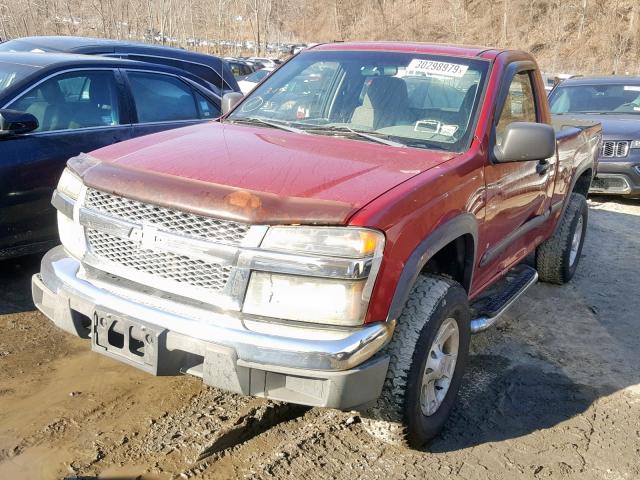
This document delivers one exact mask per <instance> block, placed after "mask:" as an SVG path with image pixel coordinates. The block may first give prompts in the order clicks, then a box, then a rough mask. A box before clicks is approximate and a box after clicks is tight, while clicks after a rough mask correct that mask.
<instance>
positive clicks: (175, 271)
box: [86, 228, 231, 291]
mask: <svg viewBox="0 0 640 480" xmlns="http://www.w3.org/2000/svg"><path fill="white" fill-rule="evenodd" d="M86 234H87V240H88V243H89V247H90V248H91V252H92V253H93V254H95V255H98V256H99V257H101V258H103V259H105V260H108V261H111V262H114V263H117V264H119V265H122V266H124V267H128V268H132V269H135V270H138V271H140V272H144V273H147V274H150V275H155V276H159V277H162V278H165V279H167V280H172V281H174V282H178V283H181V284H188V285H191V286H196V287H201V288H204V289H207V290H214V291H219V290H222V289H223V288H224V287H225V285H226V283H227V280H228V278H229V273H230V272H231V267H227V266H222V265H218V264H215V263H209V262H205V261H203V260H200V259H195V258H190V257H187V256H184V255H177V254H174V253H171V252H156V251H153V250H145V249H142V248H141V247H140V245H139V244H138V243H137V242H134V241H132V240H126V239H123V238H119V237H116V236H114V235H110V234H108V233H105V232H100V231H98V230H94V229H91V228H87V230H86Z"/></svg>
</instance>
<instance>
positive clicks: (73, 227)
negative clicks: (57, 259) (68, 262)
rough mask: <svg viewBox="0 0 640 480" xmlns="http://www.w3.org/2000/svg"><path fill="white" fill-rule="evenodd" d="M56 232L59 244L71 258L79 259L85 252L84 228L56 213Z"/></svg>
mask: <svg viewBox="0 0 640 480" xmlns="http://www.w3.org/2000/svg"><path fill="white" fill-rule="evenodd" d="M58 232H59V234H60V243H62V245H64V248H65V249H66V250H67V252H69V253H70V254H71V255H72V256H74V257H76V258H78V259H80V258H82V257H83V256H84V253H85V252H86V250H87V243H86V240H85V237H84V228H82V225H80V224H79V223H76V222H74V221H73V220H71V219H70V218H69V217H67V216H66V215H64V214H62V213H60V212H58Z"/></svg>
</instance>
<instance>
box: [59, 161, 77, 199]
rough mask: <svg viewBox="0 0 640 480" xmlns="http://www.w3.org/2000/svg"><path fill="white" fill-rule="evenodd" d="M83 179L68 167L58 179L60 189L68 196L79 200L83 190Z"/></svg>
mask: <svg viewBox="0 0 640 480" xmlns="http://www.w3.org/2000/svg"><path fill="white" fill-rule="evenodd" d="M82 185H83V184H82V180H81V179H80V177H78V176H77V175H76V174H75V173H73V172H72V171H71V170H69V169H68V168H65V169H64V171H63V172H62V176H61V177H60V181H58V191H59V192H60V193H63V194H65V195H66V196H67V197H69V198H71V199H73V200H77V199H78V197H79V196H80V191H81V190H82Z"/></svg>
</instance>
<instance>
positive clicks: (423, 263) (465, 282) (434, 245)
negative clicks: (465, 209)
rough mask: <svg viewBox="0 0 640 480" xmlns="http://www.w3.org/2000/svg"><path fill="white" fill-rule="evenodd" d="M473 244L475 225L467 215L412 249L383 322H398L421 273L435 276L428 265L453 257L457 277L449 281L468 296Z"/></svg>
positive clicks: (476, 239)
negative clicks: (455, 282) (460, 287)
mask: <svg viewBox="0 0 640 480" xmlns="http://www.w3.org/2000/svg"><path fill="white" fill-rule="evenodd" d="M477 243H478V222H477V220H476V218H475V216H473V215H472V214H471V213H462V214H460V215H458V216H456V217H454V218H452V219H450V220H448V221H447V222H445V223H443V224H442V225H440V226H439V227H438V228H436V229H435V230H434V231H433V232H431V233H430V234H429V235H428V236H427V237H426V238H424V239H423V240H422V241H421V242H420V243H419V244H418V245H417V246H416V248H415V249H414V250H413V252H412V253H411V255H410V256H409V258H408V259H407V261H406V262H405V265H404V268H403V269H402V273H401V274H400V278H399V279H398V282H397V284H396V289H395V292H394V294H393V298H392V300H391V306H390V307H389V312H388V314H387V320H397V319H398V317H399V316H400V314H401V313H402V310H403V309H404V305H405V304H406V302H407V299H408V298H409V294H410V293H411V290H412V288H413V286H414V284H415V282H416V279H417V278H418V276H419V275H420V274H421V273H423V272H425V273H438V272H433V270H432V269H430V265H433V261H434V260H437V259H444V258H451V257H452V256H455V260H456V263H457V262H460V264H458V265H456V268H458V269H459V273H458V275H456V276H453V279H454V280H456V281H458V282H459V283H460V284H461V285H462V287H463V288H464V289H465V290H466V291H467V293H469V291H470V288H471V281H472V279H473V270H474V266H475V263H476V262H475V259H476V254H477ZM461 250H462V254H461ZM430 262H431V263H430ZM440 273H441V272H440Z"/></svg>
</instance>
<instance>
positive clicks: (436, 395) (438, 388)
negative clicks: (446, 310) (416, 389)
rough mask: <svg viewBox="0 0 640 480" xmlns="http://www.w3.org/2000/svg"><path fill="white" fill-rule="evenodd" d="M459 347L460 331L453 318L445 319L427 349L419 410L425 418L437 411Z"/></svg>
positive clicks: (447, 384)
mask: <svg viewBox="0 0 640 480" xmlns="http://www.w3.org/2000/svg"><path fill="white" fill-rule="evenodd" d="M459 346H460V330H459V329H458V323H457V322H456V321H455V319H453V318H447V319H446V320H445V321H444V322H442V325H440V328H439V329H438V333H436V336H435V339H434V341H433V343H432V344H431V348H430V349H429V354H428V357H427V363H426V365H425V367H424V373H423V375H422V384H421V386H420V409H421V410H422V413H423V414H424V415H425V416H427V417H428V416H431V415H433V414H434V413H436V412H437V411H438V409H439V408H440V405H442V402H443V401H444V399H445V397H446V396H447V392H448V391H449V386H450V385H451V381H452V380H453V374H454V372H455V370H456V362H457V360H458V349H459Z"/></svg>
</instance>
